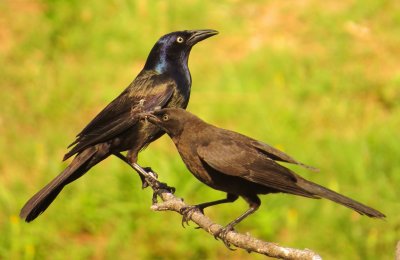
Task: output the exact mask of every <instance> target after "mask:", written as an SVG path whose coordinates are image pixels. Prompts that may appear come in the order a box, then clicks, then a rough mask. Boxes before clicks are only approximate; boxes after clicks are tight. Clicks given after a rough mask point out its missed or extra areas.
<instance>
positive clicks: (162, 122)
mask: <svg viewBox="0 0 400 260" xmlns="http://www.w3.org/2000/svg"><path fill="white" fill-rule="evenodd" d="M141 117H142V119H144V120H147V121H149V122H150V123H152V124H154V125H156V126H158V127H160V128H161V129H163V130H164V131H165V132H166V133H167V134H168V135H169V136H171V137H176V136H179V135H180V134H181V133H182V131H183V129H184V127H185V124H186V123H187V122H194V121H193V120H195V121H197V120H198V118H197V117H195V116H194V115H193V114H191V113H189V112H187V111H186V110H184V109H181V108H164V109H160V110H155V111H153V112H151V113H144V114H142V116H141ZM196 119H197V120H196Z"/></svg>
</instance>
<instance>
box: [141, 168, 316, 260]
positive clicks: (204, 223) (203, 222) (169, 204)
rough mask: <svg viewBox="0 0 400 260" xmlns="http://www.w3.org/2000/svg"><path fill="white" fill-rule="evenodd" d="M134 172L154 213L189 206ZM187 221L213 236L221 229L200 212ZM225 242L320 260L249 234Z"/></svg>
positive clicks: (276, 255)
mask: <svg viewBox="0 0 400 260" xmlns="http://www.w3.org/2000/svg"><path fill="white" fill-rule="evenodd" d="M135 170H138V171H140V172H141V173H142V174H143V175H144V176H145V179H146V181H147V183H148V184H149V186H150V187H151V188H152V189H153V191H154V194H155V195H154V196H153V205H152V206H151V209H153V210H155V211H175V212H178V213H179V214H181V213H180V211H181V209H182V208H184V207H188V206H189V205H187V204H185V203H184V202H183V200H182V199H179V198H177V197H175V196H174V195H173V194H172V193H171V191H170V190H169V189H168V188H169V187H168V186H167V185H166V184H164V183H161V182H159V181H158V180H157V179H156V178H155V176H156V175H154V174H153V173H151V172H150V173H147V172H146V171H144V170H143V169H141V170H139V169H138V168H135ZM157 195H158V196H159V197H160V198H161V199H162V202H160V203H157V199H156V196H157ZM181 215H182V214H181ZM189 219H190V220H192V221H193V222H194V223H196V224H197V225H198V226H199V228H201V229H203V230H205V231H206V232H208V233H209V234H211V235H213V236H214V235H216V234H217V232H218V231H219V230H220V229H221V228H222V226H221V225H219V224H216V223H214V222H213V221H212V220H211V219H209V218H208V217H207V216H205V215H203V214H202V213H201V212H200V211H194V212H193V214H190V216H189ZM226 240H227V242H229V243H230V244H232V245H234V246H236V247H238V248H242V249H244V250H246V251H247V252H249V253H250V252H256V253H259V254H263V255H266V256H269V257H274V258H280V259H294V260H297V259H312V260H317V259H318V260H319V259H322V258H321V256H319V255H318V254H317V253H315V252H313V251H311V250H309V249H304V250H300V249H294V248H288V247H282V246H279V245H278V244H276V243H272V242H264V241H262V240H259V239H256V238H253V237H252V236H250V235H249V234H241V233H237V232H235V231H229V232H228V234H227V236H226Z"/></svg>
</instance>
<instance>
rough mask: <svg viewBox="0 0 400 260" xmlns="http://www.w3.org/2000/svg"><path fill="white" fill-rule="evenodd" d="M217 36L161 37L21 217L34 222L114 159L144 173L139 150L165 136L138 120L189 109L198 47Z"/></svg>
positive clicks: (202, 32)
mask: <svg viewBox="0 0 400 260" xmlns="http://www.w3.org/2000/svg"><path fill="white" fill-rule="evenodd" d="M217 33H218V32H217V31H215V30H193V31H178V32H172V33H169V34H167V35H164V36H163V37H161V38H160V39H159V40H158V41H157V43H156V44H155V45H154V47H153V48H152V50H151V52H150V54H149V56H148V58H147V61H146V64H145V66H144V68H143V70H142V71H141V72H140V73H139V75H138V76H137V77H136V78H135V79H134V80H133V82H132V83H131V84H130V85H129V86H128V87H127V88H126V89H125V91H123V92H122V93H121V94H120V95H119V96H118V97H117V98H116V99H115V100H113V101H112V102H111V103H110V104H109V105H108V106H106V107H105V108H104V109H103V110H102V111H101V112H100V113H99V114H98V115H97V116H96V117H95V118H94V119H93V120H92V121H91V122H90V123H89V124H88V125H87V126H86V127H85V128H84V129H83V130H82V131H81V132H80V133H79V134H78V135H77V138H76V140H75V142H73V143H72V144H71V145H70V146H73V148H72V149H71V150H70V151H69V152H68V153H67V154H66V155H65V157H64V160H66V159H68V158H69V157H71V156H73V155H75V154H76V156H75V158H74V159H73V161H72V162H71V164H70V165H69V166H68V167H67V168H66V169H65V170H64V171H63V172H61V173H60V174H59V175H58V176H57V177H56V178H55V179H54V180H52V181H51V182H50V183H49V184H47V185H46V186H45V187H44V188H43V189H42V190H40V191H39V192H38V193H36V194H35V195H34V196H33V197H32V198H31V199H30V200H29V201H28V202H27V203H26V204H25V206H24V207H23V208H22V210H21V213H20V216H21V218H23V219H25V221H27V222H30V221H32V220H34V219H35V218H36V217H37V216H38V215H39V214H41V213H42V212H43V211H45V210H46V209H47V207H48V206H49V205H50V204H51V203H52V202H53V200H54V199H55V198H56V197H57V195H58V194H59V193H60V192H61V190H62V189H63V188H64V187H65V185H67V184H69V183H70V182H72V181H74V180H76V179H78V178H79V177H81V176H82V175H83V174H85V173H86V172H87V171H88V170H89V169H90V168H92V167H93V166H94V165H96V164H98V163H99V162H101V161H102V160H104V159H105V158H107V157H108V156H110V155H112V154H114V155H116V156H118V157H119V158H121V159H122V160H124V161H125V162H127V163H129V164H130V165H131V166H132V167H134V168H135V169H138V168H137V167H139V168H140V166H138V165H137V164H136V161H137V156H138V153H139V151H140V150H141V149H143V148H145V147H146V146H147V145H148V144H150V143H151V142H152V141H154V140H156V139H157V138H159V137H160V136H161V135H163V134H164V132H163V131H161V130H160V129H159V128H158V127H156V126H154V125H152V124H149V123H146V122H143V121H140V120H138V118H137V114H138V113H139V112H143V111H150V110H153V109H154V108H155V107H161V108H163V107H180V108H186V106H187V104H188V102H189V96H190V86H191V82H192V81H191V76H190V72H189V68H188V59H189V54H190V51H191V49H192V47H193V46H194V45H195V44H196V43H198V42H200V41H202V40H204V39H207V38H209V37H211V36H213V35H215V34H217ZM126 150H129V152H128V155H127V157H124V156H123V155H122V154H121V153H120V152H123V151H126ZM140 176H141V175H140ZM141 178H142V182H143V185H144V186H145V182H144V180H143V177H142V176H141Z"/></svg>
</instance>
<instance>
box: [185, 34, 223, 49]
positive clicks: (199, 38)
mask: <svg viewBox="0 0 400 260" xmlns="http://www.w3.org/2000/svg"><path fill="white" fill-rule="evenodd" d="M189 33H190V34H191V36H190V37H189V39H188V40H187V42H188V43H189V44H190V45H191V46H193V45H195V44H196V43H198V42H201V41H202V40H205V39H207V38H210V37H211V36H214V35H216V34H218V31H216V30H193V31H189Z"/></svg>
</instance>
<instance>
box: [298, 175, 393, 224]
mask: <svg viewBox="0 0 400 260" xmlns="http://www.w3.org/2000/svg"><path fill="white" fill-rule="evenodd" d="M298 185H299V186H300V187H301V188H303V189H305V190H307V191H309V192H311V193H313V194H315V195H317V196H319V197H322V198H326V199H329V200H331V201H333V202H336V203H339V204H341V205H343V206H345V207H348V208H351V209H353V210H355V211H357V212H358V213H360V214H361V215H366V216H368V217H371V218H384V217H386V216H385V215H384V214H383V213H381V212H379V211H378V210H376V209H373V208H371V207H368V206H366V205H364V204H362V203H360V202H357V201H355V200H352V199H350V198H348V197H346V196H344V195H341V194H339V193H337V192H334V191H332V190H330V189H327V188H325V187H322V186H320V185H318V184H316V183H313V182H310V181H307V180H304V179H300V180H299V181H298Z"/></svg>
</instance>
